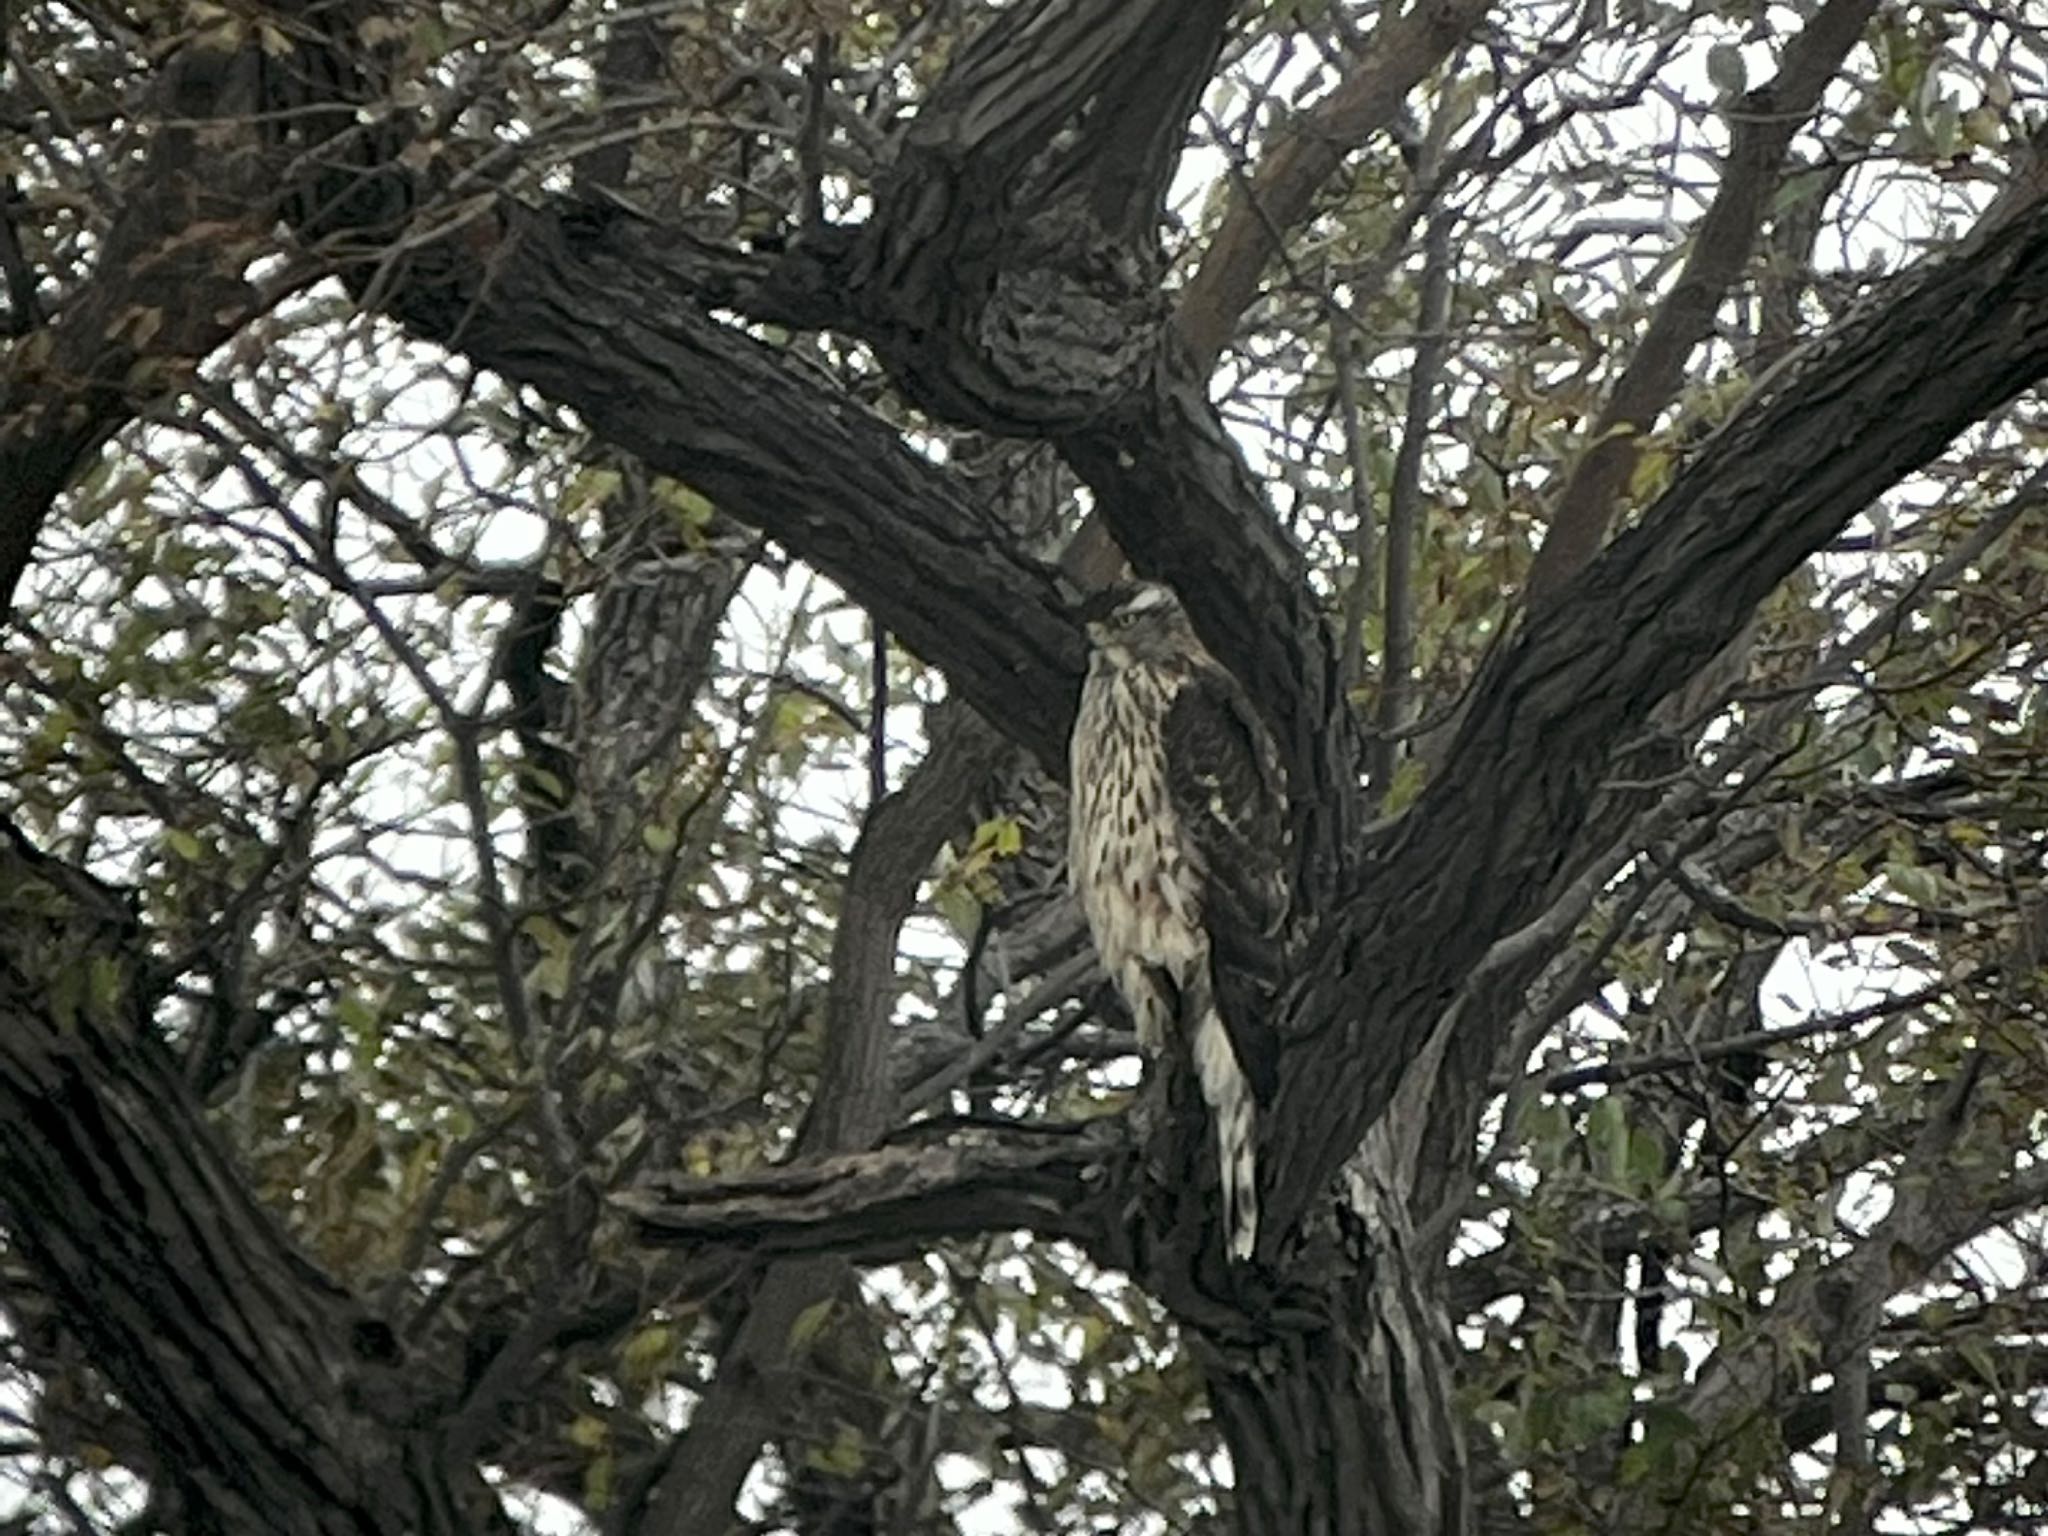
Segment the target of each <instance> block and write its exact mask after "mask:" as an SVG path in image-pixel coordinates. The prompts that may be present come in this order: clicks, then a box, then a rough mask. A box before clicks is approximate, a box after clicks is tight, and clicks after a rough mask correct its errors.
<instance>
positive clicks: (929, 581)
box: [382, 203, 1084, 763]
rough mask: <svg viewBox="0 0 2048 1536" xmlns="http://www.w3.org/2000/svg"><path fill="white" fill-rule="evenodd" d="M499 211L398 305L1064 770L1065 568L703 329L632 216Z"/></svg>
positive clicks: (679, 261) (755, 347) (778, 370)
mask: <svg viewBox="0 0 2048 1536" xmlns="http://www.w3.org/2000/svg"><path fill="white" fill-rule="evenodd" d="M501 213H502V216H503V223H502V225H501V226H500V228H499V229H498V231H497V232H496V233H495V234H493V233H490V232H488V231H486V230H484V229H483V228H482V227H481V226H478V227H476V228H474V229H473V230H472V232H471V238H472V240H473V241H474V242H475V244H474V245H473V247H472V248H471V249H468V250H464V249H462V248H459V247H456V246H453V245H447V246H442V247H438V248H435V249H433V250H430V251H427V252H423V253H421V255H420V257H419V258H418V259H416V260H415V261H414V262H413V263H412V264H411V265H410V266H408V267H406V268H404V269H402V270H401V271H399V272H398V273H397V274H396V277H395V280H394V281H392V282H390V283H389V284H387V285H386V286H385V288H384V290H383V292H382V298H383V301H384V302H385V303H386V304H387V305H388V306H389V307H390V308H391V309H392V310H393V312H394V313H396V314H397V315H398V316H399V317H400V318H402V319H404V320H406V321H407V322H409V323H410V324H411V325H412V326H413V327H414V329H416V330H417V331H419V332H420V333H421V334H423V335H426V336H429V337H432V338H434V339H436V340H440V341H443V342H445V343H447V344H449V345H451V346H454V347H457V348H459V349H460V350H462V351H463V352H465V353H466V354H467V355H468V356H469V357H470V358H471V359H473V360H474V361H476V362H478V363H481V364H483V365H485V366H487V367H490V368H493V369H496V370H497V371H498V372H500V373H503V374H505V375H507V376H508V377H510V378H514V379H518V380H520V381H521V382H523V383H528V384H531V385H533V386H534V387H536V388H538V389H540V390H542V391H543V392H545V393H547V394H549V395H551V396H552V397H553V398H555V399H557V400H560V401H562V402H563V403H564V404H567V405H570V406H573V407H574V408H575V409H576V410H577V411H578V412H579V413H580V414H581V415H582V416H583V417H584V419H585V420H587V421H588V422H590V424H591V425H592V427H593V428H594V429H595V430H597V431H598V432H600V433H602V434H603V435H604V436H606V437H607V438H609V439H610V440H611V441H612V442H614V443H616V444H618V445H619V446H621V447H623V448H626V449H628V450H630V451H631V452H633V453H635V454H637V455H638V456H639V457H640V458H641V459H643V460H644V461H645V462H646V463H648V464H649V465H650V466H652V467H653V468H655V469H658V470H661V471H663V472H664V473H667V474H671V475H674V476H676V477H677V478H679V479H682V480H685V481H687V482H689V483H690V484H691V485H692V486H693V487H695V488H696V489H697V490H698V491H700V492H702V493H703V494H704V495H706V496H708V497H710V498H711V499H712V500H713V501H715V502H716V503H718V505H719V506H720V507H721V508H722V509H723V510H725V511H726V512H728V513H729V514H730V515H732V516H734V517H736V518H738V519H740V520H741V521H744V522H747V523H750V524H752V525H753V526H755V527H758V528H760V529H762V530H763V531H765V532H767V533H768V534H770V535H772V536H773V537H775V538H777V539H780V540H781V541H782V542H783V543H785V544H786V545H788V546H789V547H790V549H792V550H793V551H794V552H796V553H798V554H800V555H802V556H803V557H804V558H805V559H806V560H809V561H810V562H811V563H812V564H814V565H816V566H817V567H818V568H819V569H820V570H822V571H824V572H825V573H826V574H827V575H829V576H831V577H832V578H833V579H834V580H836V581H838V582H839V583H840V584H841V585H843V586H845V587H846V588H847V590H848V591H850V592H852V593H853V594H854V595H855V596H856V597H857V598H858V599H859V600H860V601H861V602H862V603H864V604H865V605H866V606H867V607H869V608H870V609H871V610H872V611H873V612H874V613H875V615H876V616H877V617H878V618H879V619H881V621H882V622H883V623H884V624H885V625H886V626H887V627H888V629H889V631H890V633H891V634H894V635H896V636H898V637H900V638H901V639H902V640H903V642H904V643H905V644H906V645H908V646H909V647H910V648H911V649H912V650H914V651H916V652H917V653H918V654H919V655H921V656H923V657H924V658H926V659H927V660H932V661H937V660H938V659H939V658H940V657H944V658H946V659H945V661H944V662H943V663H941V664H942V665H944V666H945V668H946V670H947V672H948V673H949V675H950V676H951V677H952V679H953V682H954V686H956V687H957V688H958V689H959V690H960V691H961V693H962V694H963V695H964V696H965V697H966V698H967V699H968V700H969V701H970V702H971V703H972V704H973V705H974V706H975V707H976V708H977V709H978V710H979V711H980V713H981V714H982V715H983V716H984V717H985V718H987V719H988V720H990V721H991V722H992V723H994V724H996V725H997V726H998V727H999V728H1000V729H1002V730H1003V731H1004V732H1005V733H1006V734H1008V735H1010V736H1012V737H1013V738H1014V739H1016V740H1018V741H1020V742H1022V743H1023V744H1024V745H1026V746H1028V747H1030V748H1032V749H1033V750H1034V751H1036V752H1038V753H1039V755H1040V756H1041V757H1042V758H1044V759H1045V760H1046V761H1048V762H1052V763H1057V762H1059V761H1061V759H1062V757H1063V756H1064V753H1065V747H1066V733H1067V727H1068V723H1069V721H1070V720H1071V718H1072V714H1073V707H1074V700H1075V697H1076V694H1077V692H1078V689H1079V686H1080V677H1081V672H1082V669H1083V665H1084V651H1083V642H1082V639H1081V636H1080V633H1079V630H1078V628H1077V627H1076V626H1075V625H1074V624H1073V623H1072V622H1071V621H1070V620H1069V619H1068V618H1067V616H1066V613H1065V611H1064V607H1063V605H1062V604H1061V602H1060V599H1059V597H1058V594H1057V590H1056V587H1055V577H1054V573H1053V572H1052V571H1051V570H1050V569H1049V568H1047V567H1043V566H1040V565H1038V564H1036V563H1035V562H1032V561H1030V560H1029V559H1027V558H1025V557H1024V556H1022V555H1020V554H1019V553H1018V552H1017V551H1016V549H1015V547H1014V544H1013V541H1012V540H1011V539H1010V537H1009V535H1008V533H1007V530H1005V529H1004V528H1003V526H1002V525H1001V523H1000V522H999V521H998V520H996V519H995V518H993V517H991V516H989V515H988V514H987V513H986V512H984V511H983V510H982V509H980V508H978V507H976V506H974V505H973V504H972V503H970V502H969V501H968V500H967V499H966V498H965V497H964V496H963V494H962V493H961V491H960V490H959V489H958V487H957V484H956V482H955V480H954V479H953V478H952V477H950V476H948V475H947V474H946V473H945V472H944V471H942V470H940V469H937V468H935V467H934V466H933V465H931V464H930V463H929V462H928V461H926V460H925V459H922V458H920V457H919V456H918V455H916V454H915V453H912V452H911V451H910V450H909V449H908V448H907V447H905V446H904V444H903V442H902V441H901V439H900V437H899V436H898V434H897V433H896V432H895V430H894V429H893V428H891V427H890V426H888V425H887V424H886V423H884V422H882V421H881V420H879V419H878V418H875V417H872V416H869V415H867V414H866V413H865V412H863V411H860V410H859V409H857V408H855V407H852V406H850V405H849V404H848V403H847V401H846V400H845V398H844V397H843V396H841V395H838V394H836V393H833V392H831V391H829V390H827V389H826V388H824V387H823V386H822V385H819V384H816V383H813V382H812V381H811V380H810V379H809V378H807V377H806V376H805V375H803V374H802V373H801V372H799V371H798V370H797V369H796V368H794V367H792V366H791V365H790V364H789V363H788V362H787V361H786V360H784V359H783V358H782V357H781V356H780V355H778V354H777V353H776V352H775V351H774V350H772V349H771V348H769V347H767V346H764V345H762V344H761V343H758V342H755V341H753V340H751V339H749V338H748V337H746V336H744V335H742V334H740V333H739V332H738V331H735V330H732V329H730V328H728V327H726V326H723V325H720V324H719V323H718V322H717V321H715V320H712V319H711V318H710V317H709V316H708V315H706V314H704V313H703V312H702V311H701V310H700V309H699V308H698V307H697V305H696V303H695V302H694V301H693V299H692V298H691V297H690V295H691V292H692V289H693V287H694V282H693V280H692V279H691V277H690V276H689V275H688V274H687V272H686V270H685V262H686V258H683V257H677V258H675V259H674V260H672V261H671V262H670V263H669V264H667V265H663V264H661V263H659V262H657V261H655V260H652V259H649V258H648V257H647V256H646V255H645V254H644V253H645V251H646V246H645V245H644V244H639V245H636V244H634V243H631V242H621V241H619V240H617V239H615V238H614V236H613V233H612V231H613V229H614V228H615V227H616V225H615V220H616V219H625V218H626V216H625V215H617V216H614V217H598V216H596V215H591V214H588V213H585V214H581V215H576V216H573V217H571V218H570V219H568V220H566V221H565V220H563V219H558V218H556V217H553V216H551V215H548V214H545V213H541V212H536V211H534V210H531V209H526V208H522V207H519V206H517V205H513V204H509V203H508V204H503V205H501ZM629 250H637V251H639V252H641V253H643V254H642V256H641V259H639V260H633V259H630V258H628V257H626V256H625V255H623V254H622V253H623V252H625V251H629ZM679 296H680V297H681V302H678V298H679ZM593 353H598V354H601V355H603V356H604V357H605V358H606V360H607V362H606V366H605V367H604V368H603V369H594V368H592V367H591V366H590V359H591V356H592V355H593ZM798 443H800V444H802V451H801V452H800V453H793V452H791V445H792V444H798Z"/></svg>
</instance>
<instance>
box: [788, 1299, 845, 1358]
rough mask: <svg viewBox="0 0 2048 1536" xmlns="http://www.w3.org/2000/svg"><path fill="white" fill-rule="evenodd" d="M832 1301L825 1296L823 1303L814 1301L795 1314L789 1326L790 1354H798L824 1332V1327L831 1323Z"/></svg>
mask: <svg viewBox="0 0 2048 1536" xmlns="http://www.w3.org/2000/svg"><path fill="white" fill-rule="evenodd" d="M833 1305H834V1303H833V1300H832V1298H831V1297H830V1296H827V1297H826V1298H825V1299H824V1300H823V1301H814V1302H812V1303H811V1304H810V1305H809V1306H808V1307H805V1308H804V1309H803V1311H801V1312H799V1313H797V1315H796V1321H795V1322H793V1323H791V1324H790V1325H789V1348H790V1352H791V1353H792V1354H800V1353H802V1352H803V1351H804V1350H805V1349H806V1348H808V1347H809V1345H810V1344H811V1341H812V1340H814V1339H816V1338H817V1337H818V1335H819V1334H821V1333H823V1332H824V1331H825V1325H826V1324H827V1323H829V1322H831V1321H832V1308H833Z"/></svg>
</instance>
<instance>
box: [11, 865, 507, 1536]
mask: <svg viewBox="0 0 2048 1536" xmlns="http://www.w3.org/2000/svg"><path fill="white" fill-rule="evenodd" d="M0 892H4V893H5V894H4V897H0V935H4V936H5V937H4V942H0V1204H4V1206H5V1209H6V1212H7V1217H8V1232H9V1241H10V1244H11V1245H12V1246H13V1247H15V1248H16V1249H17V1251H18V1252H19V1253H20V1254H21V1255H22V1257H23V1258H24V1259H26V1260H27V1262H28V1263H29V1264H30V1265H31V1266H32V1267H33V1269H34V1271H35V1274H36V1277H37V1281H38V1283H39V1284H40V1285H41V1286H42V1288H43V1289H44V1291H45V1293H46V1294H47V1295H48V1296H49V1297H50V1299H51V1300H52V1301H53V1302H54V1303H55V1304H56V1305H58V1306H59V1307H61V1309H62V1312H63V1317H64V1321H65V1326H67V1327H69V1328H71V1329H74V1330H76V1332H77V1333H78V1334H79V1336H80V1337H81V1338H82V1339H83V1340H84V1341H85V1342H86V1344H87V1346H88V1347H89V1348H90V1349H91V1351H92V1356H93V1361H94V1363H95V1365H96V1366H97V1367H98V1369H99V1370H100V1371H101V1372H103V1373H104V1375H105V1377H106V1379H107V1380H108V1381H109V1382H110V1383H111V1384H112V1385H113V1387H114V1389H115V1390H116V1391H117V1392H119V1393H120V1395H121V1396H122V1398H123V1399H125V1400H126V1403H127V1406H128V1407H129V1408H130V1409H131V1410H132V1411H133V1412H134V1413H135V1414H136V1415H137V1416H138V1417H139V1418H140V1419H141V1420H142V1421H143V1422H144V1423H146V1424H147V1425H148V1426H149V1433H148V1437H149V1450H150V1452H151V1454H152V1457H153V1465H151V1466H150V1467H149V1468H148V1469H147V1470H148V1473H149V1475H150V1476H151V1478H152V1479H153V1480H154V1481H155V1482H157V1483H158V1484H159V1485H160V1486H159V1487H158V1489H157V1490H156V1494H157V1499H158V1504H159V1507H160V1508H165V1507H168V1508H170V1509H176V1510H181V1511H183V1512H184V1513H185V1515H186V1516H187V1517H188V1518H189V1519H190V1520H191V1521H192V1522H193V1528H195V1529H200V1528H203V1529H208V1530H217V1531H222V1532H228V1533H246V1536H259V1533H285V1536H343V1533H347V1536H362V1533H364V1532H386V1533H389V1536H468V1533H481V1532H487V1531H501V1530H506V1529H509V1527H507V1526H506V1524H505V1522H504V1521H503V1519H502V1517H501V1516H500V1514H499V1513H498V1510H497V1501H496V1497H495V1496H494V1495H493V1494H492V1493H491V1492H490V1491H489V1490H488V1489H487V1488H486V1487H485V1486H484V1483H483V1481H482V1479H481V1478H480V1477H479V1476H478V1475H477V1472H476V1469H475V1468H474V1467H473V1466H465V1465H463V1464H461V1463H460V1462H459V1461H451V1459H450V1458H448V1457H447V1456H446V1454H445V1450H444V1447H443V1446H442V1445H441V1444H440V1441H439V1438H438V1434H437V1432H436V1428H435V1426H434V1423H433V1421H432V1419H431V1416H419V1417H416V1416H415V1411H414V1410H415V1409H416V1408H417V1407H418V1406H419V1402H420V1400H419V1398H418V1397H416V1396H415V1389H414V1388H413V1387H411V1386H409V1385H408V1384H407V1382H406V1380H405V1378H404V1377H403V1376H402V1375H401V1374H400V1372H399V1370H398V1369H397V1367H398V1366H399V1365H400V1364H401V1362H400V1360H399V1359H398V1351H397V1345H396V1343H395V1341H394V1340H393V1339H392V1337H391V1333H390V1330H389V1329H388V1328H386V1327H385V1326H384V1325H383V1324H382V1322H381V1321H380V1320H379V1319H377V1318H376V1317H374V1316H373V1315H372V1314H370V1313H369V1312H368V1311H366V1310H365V1309H364V1308H363V1307H361V1306H360V1305H359V1304H357V1303H356V1302H355V1301H354V1300H353V1299H352V1298H351V1297H349V1296H348V1295H347V1294H346V1293H345V1292H344V1291H342V1290H341V1289H340V1288H339V1287H337V1286H335V1285H334V1284H333V1283H332V1282H330V1281H329V1280H327V1279H326V1278H325V1277H324V1276H323V1275H321V1274H320V1273H319V1272H318V1271H317V1270H315V1269H314V1267H313V1266H312V1264H311V1263H310V1262H309V1261H308V1260H307V1259H306V1258H305V1257H304V1256H303V1255H301V1254H300V1253H299V1252H298V1251H297V1250H296V1249H294V1248H293V1247H292V1245H291V1244H290V1243H289V1242H288V1241H287V1240H286V1239H285V1237H284V1235H283V1234H282V1233H281V1232H280V1231H279V1230H278V1228H277V1224H276V1223H275V1222H274V1221H273V1220H272V1219H271V1217H270V1216H269V1214H268V1213H267V1212H265V1211H264V1210H262V1209H261V1208H260V1207H259V1206H258V1205H257V1204H256V1202H255V1201H254V1199H253V1198H252V1197H251V1196H250V1194H249V1193H248V1189H247V1187H246V1184H245V1182H244V1181H243V1179H242V1177H241V1175H240V1173H239V1172H238V1171H237V1170H236V1169H234V1168H233V1167H232V1166H230V1164H229V1162H228V1160H227V1158H226V1156H225V1155H224V1154H223V1153H222V1151H221V1150H220V1148H219V1146H218V1144H217V1142H216V1140H215V1138H214V1135H213V1132H212V1131H211V1130H210V1129H209V1128H208V1126H207V1125H206V1123H205V1121H204V1120H203V1119H202V1118H201V1116H200V1111H199V1106H198V1104H197V1102H196V1101H195V1100H194V1098H193V1096H192V1094H191V1092H190V1091H189V1090H188V1089H187V1087H186V1086H185V1083H184V1082H183V1080H182V1078H181V1076H180V1074H179V1072H178V1070H177V1068H176V1065H175V1064H174V1063H173V1062H172V1061H171V1059H170V1057H169V1055H168V1053H167V1052H165V1051H163V1050H162V1049H161V1047H160V1046H159V1045H158V1044H157V1042H156V1041H155V1039H154V1036H153V1035H152V1033H151V1024H150V1020H149V1009H150V1006H151V1002H152V999H151V997H150V994H149V989H148V983H147V966H148V961H147V954H146V949H145V947H144V944H143V940H142V936H141V934H140V932H139V930H138V928H137V925H136V924H135V922H134V920H133V917H132V915H131V914H130V913H129V911H128V909H127V907H126V905H125V903H124V902H123V901H122V900H121V899H120V898H119V897H118V896H116V895H115V894H114V893H113V892H111V891H110V890H108V889H106V888H105V887H102V886H99V885H98V884H97V883H96V882H94V881H92V880H91V879H90V878H89V877H87V876H86V875H84V874H82V873H80V872H79V871H77V870H74V869H72V868H71V867H70V866H68V865H64V864H61V863H58V862H57V861H55V860H51V859H46V858H44V857H42V856H41V855H39V854H37V853H35V852H34V851H33V850H32V849H30V848H29V847H28V846H27V845H26V844H24V843H23V842H22V841H21V840H20V838H19V837H18V836H17V835H16V834H15V833H14V832H13V830H12V829H11V828H7V829H4V831H0Z"/></svg>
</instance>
